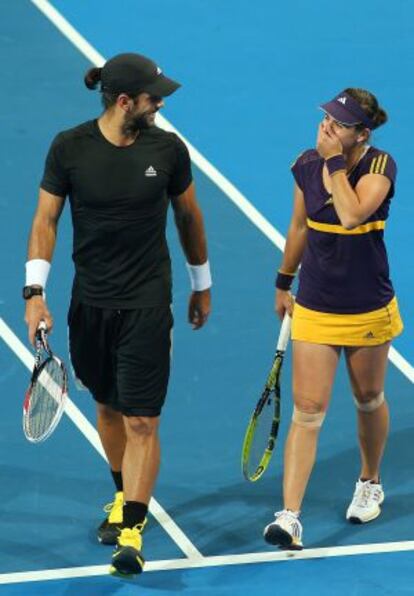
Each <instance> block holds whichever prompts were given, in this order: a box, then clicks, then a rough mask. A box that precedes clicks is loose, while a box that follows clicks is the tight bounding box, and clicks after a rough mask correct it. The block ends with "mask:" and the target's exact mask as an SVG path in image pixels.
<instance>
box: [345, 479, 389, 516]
mask: <svg viewBox="0 0 414 596" xmlns="http://www.w3.org/2000/svg"><path fill="white" fill-rule="evenodd" d="M384 497H385V495H384V491H383V490H382V486H381V484H374V483H372V482H371V481H370V480H366V481H362V480H358V482H357V483H356V485H355V492H354V496H353V497H352V501H351V504H350V505H349V507H348V509H347V511H346V519H347V520H348V521H350V522H351V523H353V524H365V523H366V522H369V521H372V520H373V519H375V518H377V517H378V516H379V514H380V513H381V503H382V502H383V501H384Z"/></svg>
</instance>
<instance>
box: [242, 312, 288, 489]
mask: <svg viewBox="0 0 414 596" xmlns="http://www.w3.org/2000/svg"><path fill="white" fill-rule="evenodd" d="M290 327H291V318H290V316H289V315H288V314H287V313H286V314H285V317H284V319H283V322H282V325H281V328H280V333H279V339H278V342H277V347H276V354H275V357H274V360H273V364H272V368H271V370H270V372H269V375H268V377H267V381H266V384H265V387H264V390H263V393H262V395H261V397H260V399H259V401H258V402H257V404H256V407H255V409H254V411H253V414H252V416H251V418H250V420H249V424H248V426H247V429H246V434H245V436H244V441H243V448H242V458H241V460H242V471H243V475H244V477H245V478H246V480H250V481H251V482H255V481H256V480H259V478H260V477H261V476H262V474H263V472H264V471H265V470H266V468H267V466H268V465H269V462H270V458H271V457H272V454H273V450H274V446H275V442H276V437H277V433H278V430H279V423H280V378H281V372H282V364H283V358H284V355H285V351H286V347H287V345H288V342H289V338H290Z"/></svg>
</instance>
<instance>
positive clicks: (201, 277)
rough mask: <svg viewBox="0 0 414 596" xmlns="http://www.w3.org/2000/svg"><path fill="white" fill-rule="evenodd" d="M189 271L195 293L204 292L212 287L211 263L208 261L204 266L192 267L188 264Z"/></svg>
mask: <svg viewBox="0 0 414 596" xmlns="http://www.w3.org/2000/svg"><path fill="white" fill-rule="evenodd" d="M187 270H188V274H189V276H190V281H191V289H192V290H193V292H202V291H203V290H208V288H210V287H211V285H212V281H211V272H210V263H209V262H208V261H206V262H205V263H203V264H202V265H190V264H189V263H187Z"/></svg>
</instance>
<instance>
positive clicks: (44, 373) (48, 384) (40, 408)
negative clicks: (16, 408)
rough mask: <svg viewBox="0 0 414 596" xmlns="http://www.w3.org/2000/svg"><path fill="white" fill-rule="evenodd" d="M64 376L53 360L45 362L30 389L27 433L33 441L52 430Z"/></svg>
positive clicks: (62, 395)
mask: <svg viewBox="0 0 414 596" xmlns="http://www.w3.org/2000/svg"><path fill="white" fill-rule="evenodd" d="M65 385H66V383H65V376H64V372H63V370H62V368H61V367H60V366H59V364H58V363H57V362H56V360H54V359H50V360H47V361H46V363H45V364H44V365H43V368H42V370H41V371H40V373H39V375H38V377H37V379H36V382H35V383H34V386H33V388H32V394H31V398H30V404H29V411H28V417H27V420H28V428H27V430H28V432H29V434H30V436H31V437H32V438H33V439H39V438H41V437H42V436H43V435H44V434H45V433H47V432H48V431H49V429H50V428H53V423H54V420H55V418H56V416H57V415H58V413H59V411H60V409H61V407H62V403H63V398H64V391H65Z"/></svg>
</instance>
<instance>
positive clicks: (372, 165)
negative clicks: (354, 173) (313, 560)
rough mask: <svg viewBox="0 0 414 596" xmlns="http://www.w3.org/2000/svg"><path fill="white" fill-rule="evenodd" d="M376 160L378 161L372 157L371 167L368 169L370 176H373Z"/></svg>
mask: <svg viewBox="0 0 414 596" xmlns="http://www.w3.org/2000/svg"><path fill="white" fill-rule="evenodd" d="M377 160H378V157H374V159H373V160H372V162H371V167H370V168H369V173H370V174H373V173H374V168H375V166H376V164H377Z"/></svg>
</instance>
